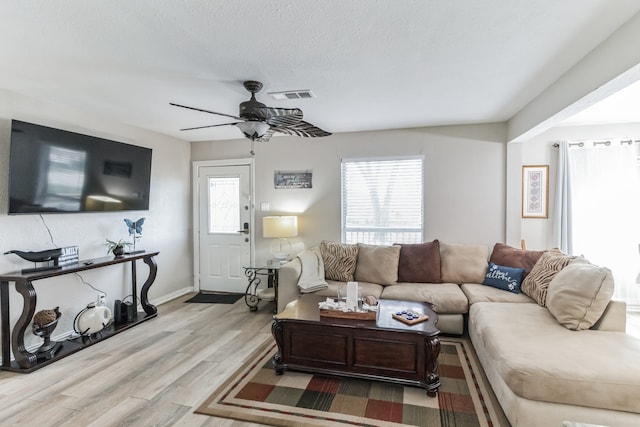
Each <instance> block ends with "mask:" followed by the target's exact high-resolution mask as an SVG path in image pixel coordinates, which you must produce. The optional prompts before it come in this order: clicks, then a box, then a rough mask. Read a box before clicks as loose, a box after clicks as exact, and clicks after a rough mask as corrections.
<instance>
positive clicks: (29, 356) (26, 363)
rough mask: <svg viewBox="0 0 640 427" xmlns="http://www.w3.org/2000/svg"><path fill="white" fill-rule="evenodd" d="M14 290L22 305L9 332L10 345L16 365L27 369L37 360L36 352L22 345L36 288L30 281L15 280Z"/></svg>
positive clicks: (31, 311)
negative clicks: (30, 351) (17, 317)
mask: <svg viewBox="0 0 640 427" xmlns="http://www.w3.org/2000/svg"><path fill="white" fill-rule="evenodd" d="M16 291H18V293H20V295H22V299H23V305H22V314H20V318H19V319H18V321H17V322H16V326H15V328H14V329H13V333H12V334H11V345H12V346H13V355H14V356H15V358H16V362H17V363H18V366H20V367H21V368H24V369H28V368H31V367H32V366H34V365H35V364H36V362H37V356H36V354H35V353H29V352H28V351H27V349H26V348H25V346H24V333H25V331H26V330H27V326H28V325H29V322H31V319H32V318H33V314H34V313H35V311H36V290H35V289H34V288H33V285H32V284H31V282H16Z"/></svg>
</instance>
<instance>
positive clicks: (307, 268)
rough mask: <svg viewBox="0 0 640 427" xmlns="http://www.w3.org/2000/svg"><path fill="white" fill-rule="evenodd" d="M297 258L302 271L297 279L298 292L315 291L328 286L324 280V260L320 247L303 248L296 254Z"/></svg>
mask: <svg viewBox="0 0 640 427" xmlns="http://www.w3.org/2000/svg"><path fill="white" fill-rule="evenodd" d="M298 259H299V260H300V264H301V265H302V272H301V273H300V278H299V279H298V288H300V292H302V293H303V294H304V293H309V292H315V291H317V290H320V289H324V288H326V287H327V286H328V285H327V282H326V281H325V280H324V262H323V261H322V255H321V254H320V248H317V247H315V248H311V249H305V250H304V251H302V252H300V253H299V254H298Z"/></svg>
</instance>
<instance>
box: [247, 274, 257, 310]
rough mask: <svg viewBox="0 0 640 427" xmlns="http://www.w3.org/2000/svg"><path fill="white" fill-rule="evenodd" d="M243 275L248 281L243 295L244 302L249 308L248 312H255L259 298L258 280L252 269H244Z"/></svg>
mask: <svg viewBox="0 0 640 427" xmlns="http://www.w3.org/2000/svg"><path fill="white" fill-rule="evenodd" d="M244 274H245V276H247V279H248V280H249V284H248V285H247V290H246V291H245V293H244V302H245V304H247V306H248V307H249V310H251V311H256V310H257V309H258V303H259V302H260V297H258V286H259V285H260V278H259V277H258V274H257V271H256V270H254V269H245V271H244Z"/></svg>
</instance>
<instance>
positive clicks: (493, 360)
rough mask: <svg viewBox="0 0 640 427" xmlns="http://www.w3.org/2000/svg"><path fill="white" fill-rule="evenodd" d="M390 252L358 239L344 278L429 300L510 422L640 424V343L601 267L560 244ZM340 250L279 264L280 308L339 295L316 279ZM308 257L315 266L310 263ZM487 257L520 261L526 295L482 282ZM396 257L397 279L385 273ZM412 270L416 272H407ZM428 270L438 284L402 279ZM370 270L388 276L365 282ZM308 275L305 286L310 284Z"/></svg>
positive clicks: (396, 295) (332, 283)
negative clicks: (305, 296)
mask: <svg viewBox="0 0 640 427" xmlns="http://www.w3.org/2000/svg"><path fill="white" fill-rule="evenodd" d="M336 245H337V246H336ZM342 246H345V245H342ZM388 248H390V247H374V246H370V245H359V247H358V250H357V251H356V253H357V256H356V259H355V261H354V260H353V256H352V254H351V255H350V257H351V258H350V259H349V260H346V261H345V262H344V264H348V265H351V264H353V266H352V267H350V268H351V272H352V275H353V276H352V277H349V276H348V274H346V275H345V276H343V277H340V278H341V279H351V280H356V281H358V283H359V285H360V288H361V290H362V292H361V294H362V295H374V296H376V297H378V298H387V299H400V300H417V301H427V302H431V303H432V304H434V305H435V309H436V311H437V312H438V316H439V322H438V327H439V328H440V330H441V331H442V332H443V333H446V334H458V335H460V334H463V333H464V331H465V328H467V331H468V335H469V338H470V339H471V342H472V343H473V346H474V348H475V350H476V352H477V354H478V358H479V360H480V362H481V364H482V366H483V368H484V370H485V372H486V375H487V377H488V379H489V382H490V383H491V386H492V388H493V390H494V392H495V394H496V396H497V398H498V400H499V402H500V404H501V406H502V408H503V410H504V412H505V414H506V416H507V418H508V419H509V421H510V422H511V424H512V425H514V426H545V427H546V426H562V423H563V421H574V422H581V423H590V424H598V425H606V426H612V427H613V426H629V427H630V426H639V425H640V340H638V339H636V338H634V337H632V336H630V335H628V334H626V333H625V325H626V307H625V304H624V303H622V302H619V301H611V300H610V298H611V294H612V292H613V279H612V276H611V273H610V272H609V271H608V270H607V269H606V268H602V267H597V266H593V265H592V264H590V263H588V261H586V260H585V259H584V258H581V257H570V256H568V255H565V254H562V253H561V252H559V251H557V250H551V251H546V252H542V251H522V250H519V249H516V248H511V247H508V246H506V245H502V244H496V246H495V247H494V248H493V252H492V253H491V255H489V250H488V247H485V246H482V245H457V244H447V243H442V242H438V241H434V242H429V243H425V244H422V245H402V246H401V247H400V249H398V248H396V249H388ZM435 248H437V254H436V253H435V252H436V250H435ZM323 249H324V251H323ZM340 250H341V246H340V245H338V244H335V243H330V242H323V244H321V247H319V248H312V249H311V250H307V251H306V254H307V255H306V256H301V257H296V258H294V259H293V260H292V261H291V262H289V263H287V264H285V265H283V266H282V267H281V269H280V278H279V300H278V311H281V310H282V309H283V308H284V307H285V306H286V304H287V303H289V302H290V301H292V300H294V299H296V298H297V296H298V295H299V294H300V292H301V290H303V291H305V290H307V289H313V290H314V292H315V293H318V294H321V295H327V296H336V295H337V293H338V290H339V289H341V287H344V286H345V283H346V281H348V280H334V279H326V278H324V277H318V276H319V275H323V272H322V270H323V268H321V267H325V266H326V267H328V269H329V271H327V273H328V274H329V277H334V278H335V277H336V275H335V274H336V272H335V271H331V269H332V268H334V267H335V265H334V264H338V265H339V264H340V262H341V259H340V256H341V255H344V253H341V252H340ZM349 250H351V251H353V248H350V249H349ZM401 250H404V251H405V252H404V253H401ZM336 251H337V252H336ZM309 254H311V257H309ZM336 254H337V256H335V257H334V259H332V255H336ZM402 255H404V257H403V256H402ZM416 255H424V256H426V257H427V259H421V258H420V256H417V257H416ZM314 256H315V258H316V260H317V264H318V265H316V264H314V263H313V262H312V261H310V260H313V257H314ZM360 256H362V257H364V258H362V259H358V257H360ZM396 257H397V258H396ZM324 259H327V261H328V263H326V264H325V263H324ZM394 260H395V261H394ZM436 261H437V262H438V264H439V267H440V268H439V272H438V273H437V275H439V277H437V275H436V274H435V269H434V267H435V264H436ZM488 261H491V262H493V263H494V264H500V265H506V266H509V267H513V268H520V269H522V270H523V278H524V280H523V281H522V283H521V286H522V291H523V292H519V293H516V292H514V291H511V292H510V291H507V290H503V289H498V288H496V287H492V286H487V285H485V284H483V282H485V281H486V280H485V279H484V277H485V275H486V274H487V267H488V265H489V264H488ZM394 265H395V266H396V268H397V269H398V270H400V271H399V272H398V274H397V276H395V275H394V274H395V273H393V272H389V271H388V270H393V268H394ZM416 266H417V267H418V270H420V269H422V270H421V271H411V270H412V268H413V269H414V270H415V267H416ZM359 268H360V269H361V271H360V273H358V269H359ZM363 268H366V269H367V270H368V272H365V271H364V270H362V269H363ZM403 268H404V269H407V271H411V274H408V275H407V274H405V273H406V272H403V271H402V269H403ZM385 269H386V271H385ZM310 270H312V274H309V271H310ZM372 270H373V273H372V272H371V271H372ZM347 273H348V271H347ZM372 275H373V276H372ZM376 276H377V277H376ZM428 276H431V278H433V279H437V280H434V281H432V282H407V281H402V280H401V279H406V278H407V277H409V278H411V277H418V278H420V277H422V278H424V277H428ZM394 277H395V281H393V280H392V279H394ZM363 278H366V279H369V281H363V280H359V279H363ZM376 278H377V279H380V280H378V282H383V284H381V283H376V280H371V279H376ZM301 279H303V280H301ZM323 279H325V280H323ZM303 281H304V282H306V284H310V286H308V287H306V289H305V283H302V282H303ZM324 283H326V285H325V284H324ZM299 284H300V285H302V286H300V287H299ZM525 292H526V293H525Z"/></svg>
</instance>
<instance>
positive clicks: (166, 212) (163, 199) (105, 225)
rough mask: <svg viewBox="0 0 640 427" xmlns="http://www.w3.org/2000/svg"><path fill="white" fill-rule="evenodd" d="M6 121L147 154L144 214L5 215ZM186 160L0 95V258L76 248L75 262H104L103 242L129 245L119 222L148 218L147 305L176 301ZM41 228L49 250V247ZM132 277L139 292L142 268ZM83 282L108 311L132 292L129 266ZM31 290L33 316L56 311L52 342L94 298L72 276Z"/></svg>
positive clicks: (186, 220) (180, 152)
mask: <svg viewBox="0 0 640 427" xmlns="http://www.w3.org/2000/svg"><path fill="white" fill-rule="evenodd" d="M11 119H17V120H23V121H28V122H32V123H37V124H42V125H45V126H51V127H57V128H60V129H64V130H69V131H73V132H80V133H84V134H89V135H93V136H98V137H102V138H108V139H113V140H116V141H120V142H125V143H129V144H134V145H140V146H144V147H149V148H152V149H153V158H152V176H151V194H150V208H149V211H136V212H115V213H82V214H45V215H42V219H41V217H40V216H38V215H17V216H16V215H7V208H8V196H7V190H8V171H9V169H8V163H9V146H10V135H11ZM190 160H191V159H190V147H189V143H187V142H184V141H180V140H177V139H174V138H171V137H167V136H164V135H160V134H156V133H151V132H147V131H143V130H140V129H137V128H134V127H131V126H127V125H123V124H117V123H112V122H109V121H107V120H104V119H101V118H100V117H95V116H89V115H86V114H84V113H83V112H82V111H74V110H70V109H67V108H65V107H63V106H60V105H52V104H47V103H44V102H40V101H36V100H33V99H29V98H25V97H22V96H19V95H16V94H13V93H11V92H7V91H0V252H1V253H4V252H6V251H8V250H12V249H18V250H25V251H38V250H43V249H49V248H52V247H56V246H59V247H63V246H78V247H79V251H80V258H81V259H89V258H97V257H103V256H106V248H105V246H104V242H105V239H106V238H109V239H115V240H117V239H120V238H125V239H127V240H129V239H130V238H129V236H128V231H127V227H126V225H125V224H124V221H123V219H124V218H131V219H134V220H135V219H138V218H140V217H146V222H145V224H144V227H143V233H142V239H141V242H140V246H141V247H142V248H145V249H147V250H149V251H160V255H159V256H158V257H156V261H157V264H158V275H157V278H156V281H155V283H154V285H153V286H152V287H151V290H150V292H149V297H150V300H151V301H152V302H159V301H164V300H166V299H167V298H171V297H174V296H176V295H178V294H180V293H182V292H184V291H185V290H186V289H188V288H191V287H192V286H193V271H192V262H191V259H192V255H191V252H192V251H191V248H192V245H191V195H190V188H191V182H190V173H189V170H190ZM25 173H29V171H25ZM45 224H46V227H48V228H49V229H50V231H51V235H52V237H53V241H54V242H55V244H54V243H52V242H51V239H50V237H49V233H48V231H47V228H46V227H45ZM31 266H32V265H30V264H29V263H27V262H26V261H24V260H22V259H21V258H19V257H18V256H17V255H0V272H3V273H8V272H12V271H17V270H20V269H22V268H26V267H31ZM137 270H138V286H139V287H140V286H141V285H142V283H144V282H143V280H144V279H145V278H146V275H147V272H148V269H147V267H146V265H144V264H143V263H141V262H140V263H139V266H138V269H137ZM82 277H83V278H84V279H85V280H86V281H87V282H89V283H91V284H92V285H93V286H95V287H96V288H99V289H101V290H103V291H105V292H106V293H107V301H108V304H109V305H110V306H112V305H113V300H114V299H121V298H123V297H124V296H126V295H127V294H128V291H129V289H130V288H129V285H130V282H131V279H130V268H129V264H126V265H125V264H122V265H119V266H111V267H106V268H101V269H96V270H91V271H87V272H83V273H82ZM34 285H35V288H36V292H37V307H36V311H39V310H42V309H52V308H54V307H56V306H60V310H61V311H62V317H61V319H60V321H59V323H58V327H57V328H56V330H55V331H54V334H53V336H54V337H56V336H60V335H63V334H64V333H66V332H69V331H71V330H72V329H73V327H72V325H73V319H74V317H75V315H76V314H77V313H78V312H79V311H80V310H81V309H82V308H84V307H85V306H86V304H87V303H88V302H91V301H95V300H96V297H97V295H98V294H97V293H96V292H95V291H93V290H91V289H90V288H89V287H88V286H87V285H85V284H83V283H81V281H80V279H79V278H77V277H75V276H74V275H65V276H61V277H59V278H53V279H46V280H42V281H37V282H35V283H34ZM11 288H12V290H11V292H10V293H11V298H10V302H11V322H12V324H13V323H14V322H15V321H16V320H17V318H18V316H19V314H20V312H21V308H22V298H21V297H20V296H19V295H18V294H17V293H16V292H14V291H13V285H11ZM25 340H26V344H27V346H29V345H30V344H33V343H38V342H40V341H41V340H39V339H38V338H36V337H35V336H33V335H31V333H30V332H29V330H28V331H27V334H26V337H25Z"/></svg>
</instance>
